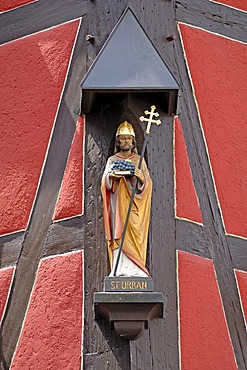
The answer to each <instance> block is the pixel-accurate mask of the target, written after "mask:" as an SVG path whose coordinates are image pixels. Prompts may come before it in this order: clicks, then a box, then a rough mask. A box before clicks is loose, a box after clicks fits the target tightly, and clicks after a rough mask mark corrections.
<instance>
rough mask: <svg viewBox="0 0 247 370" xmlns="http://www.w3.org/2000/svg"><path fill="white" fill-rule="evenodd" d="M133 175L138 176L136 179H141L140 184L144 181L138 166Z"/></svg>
mask: <svg viewBox="0 0 247 370" xmlns="http://www.w3.org/2000/svg"><path fill="white" fill-rule="evenodd" d="M135 176H136V177H137V178H138V180H140V181H141V183H142V184H143V183H144V181H145V179H144V175H143V173H142V171H141V170H140V169H139V168H136V169H135Z"/></svg>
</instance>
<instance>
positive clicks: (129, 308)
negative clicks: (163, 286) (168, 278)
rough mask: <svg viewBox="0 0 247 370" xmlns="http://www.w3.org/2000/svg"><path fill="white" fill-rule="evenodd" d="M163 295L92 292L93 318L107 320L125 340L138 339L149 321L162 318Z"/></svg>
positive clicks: (152, 293)
mask: <svg viewBox="0 0 247 370" xmlns="http://www.w3.org/2000/svg"><path fill="white" fill-rule="evenodd" d="M164 303H165V300H164V296H163V294H162V293H157V292H124V293H122V292H115V293H112V292H102V293H94V309H95V318H96V319H98V318H104V319H105V320H107V321H109V323H110V326H111V328H112V329H113V330H114V331H115V332H116V333H117V334H118V335H119V336H120V337H121V338H122V339H126V340H135V339H138V338H139V337H140V336H141V335H142V333H143V331H144V329H147V328H148V326H149V321H150V320H152V319H155V318H164Z"/></svg>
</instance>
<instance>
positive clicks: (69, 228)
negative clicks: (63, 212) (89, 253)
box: [43, 216, 84, 257]
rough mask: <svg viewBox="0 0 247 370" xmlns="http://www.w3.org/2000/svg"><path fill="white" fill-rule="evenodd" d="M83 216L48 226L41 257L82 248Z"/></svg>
mask: <svg viewBox="0 0 247 370" xmlns="http://www.w3.org/2000/svg"><path fill="white" fill-rule="evenodd" d="M83 221H84V218H83V216H82V217H76V218H72V219H69V220H66V221H60V222H55V223H54V224H52V225H51V226H50V228H49V232H48V236H47V240H46V243H45V247H44V250H43V257H46V256H50V255H54V254H58V253H66V252H71V251H74V250H78V249H83V247H84V245H83V240H84V233H83V231H84V222H83Z"/></svg>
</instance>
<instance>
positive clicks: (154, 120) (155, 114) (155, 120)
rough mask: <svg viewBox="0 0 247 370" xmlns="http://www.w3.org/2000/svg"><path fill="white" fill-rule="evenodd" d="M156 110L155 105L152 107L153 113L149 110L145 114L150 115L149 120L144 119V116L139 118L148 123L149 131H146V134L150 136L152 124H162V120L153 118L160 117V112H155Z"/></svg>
mask: <svg viewBox="0 0 247 370" xmlns="http://www.w3.org/2000/svg"><path fill="white" fill-rule="evenodd" d="M155 109H156V106H155V105H152V106H151V112H149V111H148V110H145V112H144V114H146V115H147V114H149V115H150V116H149V118H144V117H143V116H141V117H140V118H139V120H140V121H142V122H143V121H147V123H148V124H147V129H146V131H145V134H147V135H148V134H150V128H151V124H152V123H156V125H160V124H161V120H160V119H153V116H155V117H159V113H158V112H154V111H155Z"/></svg>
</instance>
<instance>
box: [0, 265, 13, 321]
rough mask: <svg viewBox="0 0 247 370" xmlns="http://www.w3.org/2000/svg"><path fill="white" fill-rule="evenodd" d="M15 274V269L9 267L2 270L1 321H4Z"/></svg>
mask: <svg viewBox="0 0 247 370" xmlns="http://www.w3.org/2000/svg"><path fill="white" fill-rule="evenodd" d="M13 273H14V267H8V268H6V269H1V270H0V321H1V320H2V317H3V313H4V310H5V306H6V303H7V298H8V294H9V289H10V285H11V281H12V277H13Z"/></svg>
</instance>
